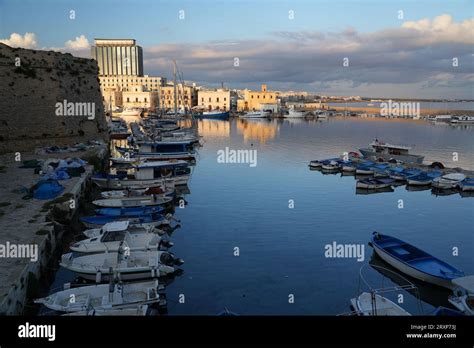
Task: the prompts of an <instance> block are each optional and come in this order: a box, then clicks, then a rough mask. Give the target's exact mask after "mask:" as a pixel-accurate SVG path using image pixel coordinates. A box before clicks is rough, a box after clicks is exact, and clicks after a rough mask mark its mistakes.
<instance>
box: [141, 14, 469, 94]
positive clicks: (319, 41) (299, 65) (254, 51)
mask: <svg viewBox="0 0 474 348" xmlns="http://www.w3.org/2000/svg"><path fill="white" fill-rule="evenodd" d="M473 32H474V18H472V19H467V20H464V21H462V22H455V21H454V20H453V18H452V17H451V16H450V15H446V14H443V15H440V16H437V17H435V18H433V19H421V20H419V21H410V22H404V23H403V24H402V25H401V26H400V27H396V28H387V29H384V30H378V31H374V32H369V33H360V32H358V31H357V30H355V29H354V28H348V29H346V30H343V31H341V32H311V31H297V32H284V31H280V32H276V33H271V36H270V38H269V39H267V40H238V41H235V40H233V41H228V42H226V41H222V42H219V44H218V45H216V43H215V42H204V43H198V44H196V43H180V44H160V45H156V46H153V47H147V48H145V49H144V51H145V52H144V56H145V68H146V70H147V71H148V73H150V74H158V75H164V76H169V75H170V73H171V71H172V63H171V61H172V60H173V59H176V60H177V61H178V66H179V68H180V69H181V70H182V71H183V73H184V77H185V78H186V79H188V80H194V81H196V82H198V83H200V84H211V85H218V84H220V82H221V81H225V82H226V83H227V84H228V85H229V86H235V87H238V88H243V87H247V86H249V87H252V88H256V87H257V86H258V84H260V83H262V82H267V83H269V87H270V88H273V89H278V88H282V89H283V88H290V89H308V90H313V91H315V90H316V91H322V90H324V91H323V92H327V93H331V94H356V93H362V92H370V91H372V92H375V93H378V94H379V95H381V94H386V95H388V96H394V97H397V96H408V97H410V96H413V94H416V95H417V97H446V92H449V93H450V94H452V95H450V97H452V98H474V96H473V95H472V88H471V86H472V81H471V80H470V78H467V76H472V74H473V68H474V66H473V56H472V44H473V43H474V35H472V33H473ZM454 57H457V58H458V60H459V66H457V67H453V64H452V59H453V58H454ZM236 58H237V59H238V63H239V64H238V66H234V62H235V59H236ZM344 58H348V59H349V66H348V67H344V66H343V59H344ZM448 76H449V77H450V78H447V77H448ZM443 77H444V79H443ZM470 84H471V85H470ZM410 86H411V88H410ZM423 86H430V87H431V88H432V89H431V90H430V89H429V88H424V89H423V90H421V87H423ZM446 86H450V87H452V88H451V89H446ZM379 87H380V88H382V89H379ZM441 87H443V88H441ZM318 88H320V89H318ZM381 96H382V95H381Z"/></svg>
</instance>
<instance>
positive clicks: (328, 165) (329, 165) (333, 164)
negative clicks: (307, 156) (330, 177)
mask: <svg viewBox="0 0 474 348" xmlns="http://www.w3.org/2000/svg"><path fill="white" fill-rule="evenodd" d="M321 169H324V170H331V171H332V170H340V169H341V168H340V167H339V163H338V162H337V161H323V163H322V164H321Z"/></svg>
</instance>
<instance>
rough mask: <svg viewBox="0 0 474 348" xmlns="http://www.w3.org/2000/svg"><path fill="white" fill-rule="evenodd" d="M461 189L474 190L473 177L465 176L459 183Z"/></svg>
mask: <svg viewBox="0 0 474 348" xmlns="http://www.w3.org/2000/svg"><path fill="white" fill-rule="evenodd" d="M459 187H460V188H461V191H474V178H466V179H464V180H463V181H461V183H460V184H459Z"/></svg>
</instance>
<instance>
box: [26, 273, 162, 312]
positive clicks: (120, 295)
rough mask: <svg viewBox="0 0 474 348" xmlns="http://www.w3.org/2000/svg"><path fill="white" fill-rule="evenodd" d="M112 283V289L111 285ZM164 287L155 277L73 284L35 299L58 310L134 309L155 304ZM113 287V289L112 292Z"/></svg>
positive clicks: (159, 298) (160, 296) (158, 300)
mask: <svg viewBox="0 0 474 348" xmlns="http://www.w3.org/2000/svg"><path fill="white" fill-rule="evenodd" d="M112 286H113V288H112ZM163 289H164V286H162V285H160V284H159V282H158V280H154V281H148V282H139V283H124V284H96V285H88V286H82V287H74V288H70V289H66V290H63V291H59V292H56V293H54V294H52V295H49V296H47V297H44V298H40V299H37V300H35V303H40V304H43V305H44V306H46V307H47V308H49V309H51V310H54V311H58V312H80V311H86V310H88V309H91V308H92V309H94V310H98V311H101V310H111V309H121V308H130V307H131V308H132V309H133V308H134V309H135V310H136V307H137V305H145V304H152V303H158V302H160V301H161V300H162V299H163V296H162V295H160V292H161V291H162V290H163ZM111 290H112V291H111Z"/></svg>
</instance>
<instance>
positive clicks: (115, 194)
mask: <svg viewBox="0 0 474 348" xmlns="http://www.w3.org/2000/svg"><path fill="white" fill-rule="evenodd" d="M167 186H170V185H167ZM175 191H176V190H175V189H174V188H173V189H170V188H165V187H164V186H156V187H147V188H142V189H138V188H137V189H135V188H133V187H132V188H129V189H127V190H112V191H102V192H101V193H100V195H101V197H102V198H126V197H143V196H151V195H153V194H155V195H163V196H167V197H172V196H173V195H174V194H175Z"/></svg>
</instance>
